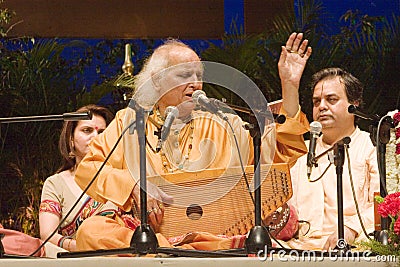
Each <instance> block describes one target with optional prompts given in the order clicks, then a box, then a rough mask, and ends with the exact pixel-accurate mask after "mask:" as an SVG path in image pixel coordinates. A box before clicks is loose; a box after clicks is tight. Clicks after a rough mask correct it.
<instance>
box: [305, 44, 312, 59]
mask: <svg viewBox="0 0 400 267" xmlns="http://www.w3.org/2000/svg"><path fill="white" fill-rule="evenodd" d="M311 54H312V48H311V47H307V50H306V52H305V53H304V56H303V58H304V59H306V60H308V59H309V57H310V56H311Z"/></svg>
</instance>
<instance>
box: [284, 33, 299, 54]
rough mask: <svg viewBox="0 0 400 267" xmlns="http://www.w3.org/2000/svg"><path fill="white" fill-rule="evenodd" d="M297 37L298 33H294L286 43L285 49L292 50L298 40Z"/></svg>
mask: <svg viewBox="0 0 400 267" xmlns="http://www.w3.org/2000/svg"><path fill="white" fill-rule="evenodd" d="M296 35H297V33H296V32H294V33H292V34H291V35H290V36H289V38H288V40H287V41H286V45H285V48H286V50H287V51H290V50H292V46H293V42H294V40H295V39H296Z"/></svg>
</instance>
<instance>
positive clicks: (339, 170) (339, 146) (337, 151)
mask: <svg viewBox="0 0 400 267" xmlns="http://www.w3.org/2000/svg"><path fill="white" fill-rule="evenodd" d="M350 142H351V139H350V137H345V138H343V139H342V140H340V141H339V142H337V143H336V144H334V145H333V146H332V147H331V148H329V149H328V150H326V151H325V152H323V153H322V154H320V155H318V156H317V157H315V158H314V160H313V162H314V164H316V162H317V160H318V159H319V158H321V157H322V156H323V155H325V154H326V153H328V152H329V151H331V150H333V151H334V164H335V166H336V176H337V180H336V183H337V185H336V189H337V191H336V192H337V210H338V244H337V246H336V248H337V249H338V252H339V255H344V253H345V252H346V251H348V250H350V246H349V245H348V244H346V242H342V241H344V240H345V239H344V219H343V217H344V216H343V165H344V160H345V153H344V152H345V150H344V147H345V146H347V145H348V144H349V143H350ZM339 242H340V243H339Z"/></svg>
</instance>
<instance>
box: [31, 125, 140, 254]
mask: <svg viewBox="0 0 400 267" xmlns="http://www.w3.org/2000/svg"><path fill="white" fill-rule="evenodd" d="M134 125H136V120H134V121H133V122H131V123H130V124H129V125H128V126H127V127H126V128H125V129H124V130H123V131H122V133H121V135H120V136H119V137H118V139H117V141H116V142H115V144H114V146H113V147H112V149H111V150H110V153H109V154H108V155H107V157H106V158H105V160H104V162H103V163H102V164H101V166H100V168H99V169H98V170H97V172H96V174H95V175H94V177H93V178H92V180H91V181H90V182H89V184H88V185H87V186H86V188H85V189H84V190H83V191H82V193H81V195H80V196H79V197H78V199H77V200H76V201H75V203H74V205H72V207H71V209H70V210H69V211H68V212H67V214H66V215H65V216H64V218H63V219H61V221H60V222H59V224H58V225H57V227H56V229H54V231H53V232H52V233H51V234H50V235H49V236H48V237H47V238H46V239H45V240H44V241H43V242H42V244H41V245H40V246H39V247H38V248H37V249H36V250H35V251H34V252H32V253H31V254H30V255H29V256H34V255H35V254H36V253H37V252H38V251H39V250H41V249H42V247H44V245H45V244H46V243H47V242H49V240H50V238H52V237H53V236H54V235H55V234H56V233H57V232H58V229H59V228H60V227H61V225H62V224H63V223H64V222H65V220H66V219H67V218H68V216H69V215H71V213H72V211H73V210H74V209H75V207H76V206H77V205H78V204H79V203H80V200H81V199H82V198H83V197H84V196H85V194H86V192H87V191H88V190H89V188H90V186H91V185H92V184H93V183H94V181H95V180H96V178H97V176H99V174H100V172H101V170H102V169H103V168H104V166H105V165H106V163H107V161H108V160H109V159H110V157H111V155H112V154H113V153H114V151H115V149H116V148H117V145H118V144H119V142H120V141H121V140H122V137H123V136H124V134H125V133H126V131H128V130H129V129H130V128H131V127H132V126H134Z"/></svg>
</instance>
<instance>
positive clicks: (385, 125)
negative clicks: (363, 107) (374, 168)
mask: <svg viewBox="0 0 400 267" xmlns="http://www.w3.org/2000/svg"><path fill="white" fill-rule="evenodd" d="M347 110H348V112H349V113H353V114H354V115H355V116H357V117H360V118H361V119H364V120H367V121H369V122H370V123H371V125H370V126H369V132H370V138H371V141H372V143H373V144H374V146H376V149H377V151H378V156H377V157H378V170H379V180H380V182H379V193H380V196H381V197H383V198H384V197H386V195H387V190H386V144H387V143H389V141H390V128H391V127H393V122H392V121H391V118H390V117H389V116H386V117H387V118H384V119H382V120H381V118H380V117H379V116H378V115H376V114H374V115H369V114H365V113H363V112H361V111H360V110H359V109H358V107H356V106H354V105H350V106H349V107H348V109H347ZM380 121H382V124H381V127H380V128H379V132H378V129H377V128H378V124H379V122H380ZM378 138H379V139H378ZM377 141H378V142H377ZM377 143H378V144H377ZM388 230H389V218H388V217H382V216H381V218H380V229H379V230H375V232H374V238H375V240H377V241H379V242H380V243H382V244H383V245H387V244H388V238H389V236H388Z"/></svg>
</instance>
